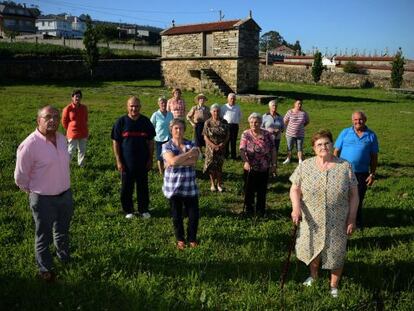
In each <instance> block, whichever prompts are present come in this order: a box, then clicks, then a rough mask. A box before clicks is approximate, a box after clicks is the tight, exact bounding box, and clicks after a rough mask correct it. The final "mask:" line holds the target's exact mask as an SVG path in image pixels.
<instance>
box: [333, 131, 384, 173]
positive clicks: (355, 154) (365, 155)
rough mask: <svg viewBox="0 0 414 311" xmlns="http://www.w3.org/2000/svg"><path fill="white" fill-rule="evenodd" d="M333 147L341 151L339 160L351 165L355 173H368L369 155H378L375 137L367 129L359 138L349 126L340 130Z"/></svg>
mask: <svg viewBox="0 0 414 311" xmlns="http://www.w3.org/2000/svg"><path fill="white" fill-rule="evenodd" d="M334 147H335V148H336V149H339V150H340V151H341V154H340V158H341V159H344V160H346V161H348V162H349V163H351V165H352V169H353V170H354V172H355V173H368V172H369V165H370V162H371V154H375V153H378V151H379V148H378V140H377V135H375V133H374V132H373V131H371V130H370V129H369V128H368V127H367V128H366V130H365V131H364V133H363V134H362V136H361V137H359V136H358V135H357V134H356V133H355V130H354V127H353V126H351V127H349V128H346V129H344V130H342V132H341V133H340V134H339V136H338V138H337V139H336V142H335V145H334Z"/></svg>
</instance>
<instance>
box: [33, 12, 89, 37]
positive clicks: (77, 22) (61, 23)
mask: <svg viewBox="0 0 414 311" xmlns="http://www.w3.org/2000/svg"><path fill="white" fill-rule="evenodd" d="M36 27H37V33H40V34H44V35H49V36H53V37H59V38H61V37H63V38H82V37H83V33H84V32H85V30H86V24H85V22H84V21H82V20H81V19H79V18H78V17H76V16H69V15H66V14H59V15H45V16H39V18H38V19H37V20H36Z"/></svg>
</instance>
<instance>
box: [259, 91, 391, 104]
mask: <svg viewBox="0 0 414 311" xmlns="http://www.w3.org/2000/svg"><path fill="white" fill-rule="evenodd" d="M259 93H260V94H263V95H273V96H282V97H286V98H289V99H295V98H301V99H303V100H318V101H336V102H347V103H348V102H349V103H358V102H367V103H394V101H389V100H383V99H372V98H365V97H354V96H338V95H324V94H313V93H304V92H295V91H276V90H275V91H268V90H261V91H260V92H259Z"/></svg>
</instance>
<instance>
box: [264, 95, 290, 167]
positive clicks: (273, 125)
mask: <svg viewBox="0 0 414 311" xmlns="http://www.w3.org/2000/svg"><path fill="white" fill-rule="evenodd" d="M262 128H264V129H265V130H267V131H268V132H269V133H270V134H272V136H273V139H274V144H275V150H276V162H275V163H277V155H278V153H279V146H280V137H281V136H282V132H283V130H284V129H285V125H284V123H283V116H281V115H280V114H278V113H277V101H276V99H273V100H271V101H270V102H269V112H268V113H265V114H264V115H263V117H262Z"/></svg>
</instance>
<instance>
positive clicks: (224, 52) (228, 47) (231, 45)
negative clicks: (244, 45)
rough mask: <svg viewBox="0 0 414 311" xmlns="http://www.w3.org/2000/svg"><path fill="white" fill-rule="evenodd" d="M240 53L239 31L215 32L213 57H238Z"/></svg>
mask: <svg viewBox="0 0 414 311" xmlns="http://www.w3.org/2000/svg"><path fill="white" fill-rule="evenodd" d="M238 52H239V32H238V31H237V30H228V31H216V32H213V55H212V56H218V57H237V56H238V54H239V53H238Z"/></svg>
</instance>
